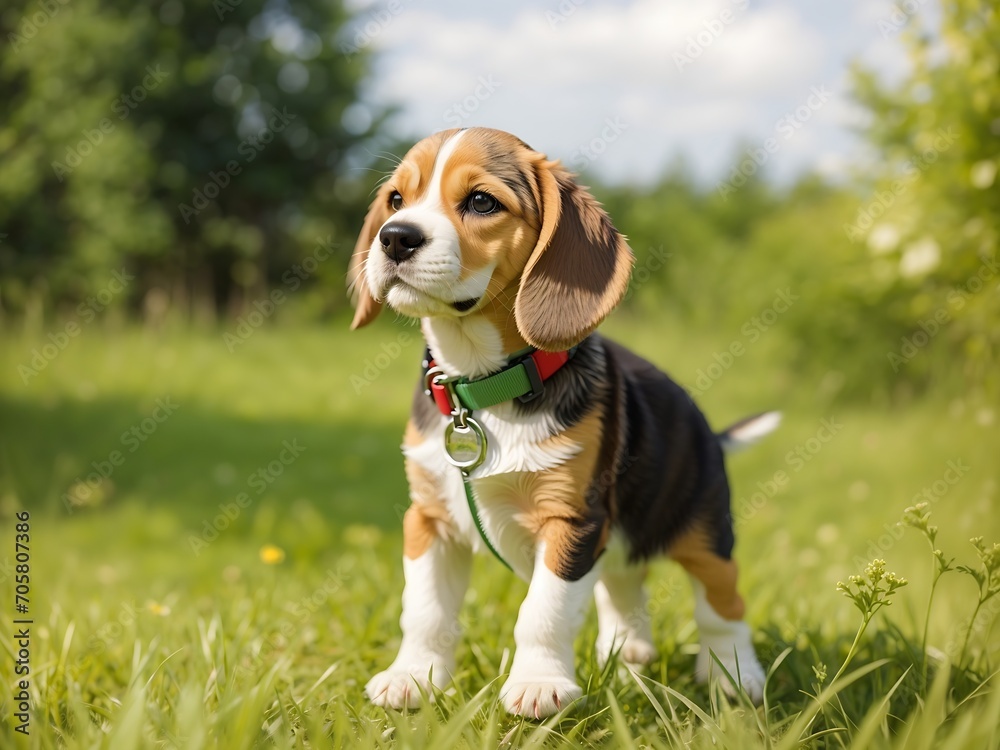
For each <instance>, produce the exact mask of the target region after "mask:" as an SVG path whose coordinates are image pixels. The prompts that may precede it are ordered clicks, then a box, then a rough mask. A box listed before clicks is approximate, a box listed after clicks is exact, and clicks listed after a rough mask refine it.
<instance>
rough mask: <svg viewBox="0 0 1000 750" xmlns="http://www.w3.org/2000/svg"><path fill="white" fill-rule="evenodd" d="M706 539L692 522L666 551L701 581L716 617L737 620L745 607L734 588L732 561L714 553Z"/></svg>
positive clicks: (736, 571)
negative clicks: (685, 531) (691, 527)
mask: <svg viewBox="0 0 1000 750" xmlns="http://www.w3.org/2000/svg"><path fill="white" fill-rule="evenodd" d="M708 539H709V537H708V535H707V534H706V533H705V532H704V530H703V529H701V528H699V527H697V526H696V527H694V528H693V529H691V530H690V531H688V532H687V533H685V534H684V535H683V536H681V537H679V538H678V539H677V540H676V541H675V542H674V543H673V544H671V545H670V552H669V554H670V556H671V557H672V558H674V559H675V560H676V561H677V562H679V563H680V564H681V565H682V566H683V567H684V569H685V570H686V571H687V572H688V573H690V574H691V575H692V576H694V578H696V579H697V580H699V581H700V582H701V583H702V585H703V586H704V587H705V597H706V598H707V599H708V603H709V604H710V605H711V606H712V609H714V610H715V611H716V612H717V613H718V614H719V616H720V617H724V618H725V619H727V620H741V619H743V612H744V609H745V607H744V605H743V598H742V597H741V596H740V595H739V592H737V590H736V578H737V573H738V569H737V566H736V563H735V562H734V561H733V560H726V559H724V558H721V557H719V556H718V555H717V554H715V552H713V551H712V545H711V543H710V542H709V541H708Z"/></svg>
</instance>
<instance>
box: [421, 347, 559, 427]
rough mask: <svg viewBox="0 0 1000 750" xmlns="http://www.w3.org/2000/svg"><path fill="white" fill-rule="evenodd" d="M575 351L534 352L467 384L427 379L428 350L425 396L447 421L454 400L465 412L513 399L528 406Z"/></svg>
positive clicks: (427, 367)
mask: <svg viewBox="0 0 1000 750" xmlns="http://www.w3.org/2000/svg"><path fill="white" fill-rule="evenodd" d="M575 351H576V347H573V349H570V350H568V351H563V352H543V351H541V350H539V349H535V350H532V351H531V352H530V353H529V354H526V355H524V356H522V357H518V358H517V359H515V360H513V361H511V362H510V363H508V364H507V366H506V367H504V368H503V369H501V370H498V371H497V372H494V373H491V374H490V375H487V376H485V377H482V378H477V379H476V380H469V379H467V378H457V379H445V378H441V377H440V370H439V371H438V372H437V373H434V376H433V377H430V378H428V377H427V376H428V375H429V374H431V372H432V370H433V369H434V366H435V364H434V360H433V359H431V353H430V350H429V349H428V350H427V353H426V355H425V359H424V375H425V382H426V386H427V390H425V393H426V394H427V395H428V396H431V397H432V398H433V399H434V403H435V404H436V405H437V408H438V410H439V411H440V412H441V413H442V414H444V415H445V416H446V417H447V416H451V415H452V413H453V412H454V411H455V404H454V403H453V400H454V401H457V402H458V405H460V406H462V407H463V408H465V409H467V410H468V411H473V410H475V409H485V408H487V407H489V406H494V405H496V404H500V403H503V402H505V401H510V400H512V399H517V400H518V401H520V402H521V403H527V402H528V401H532V400H534V399H536V398H538V397H539V396H541V395H542V393H543V391H544V390H545V386H544V383H545V381H546V380H548V379H549V378H551V377H552V376H553V375H555V374H556V373H557V372H558V371H559V370H560V369H561V368H562V366H563V365H565V364H566V363H567V362H569V360H570V358H572V356H573V354H574V353H575Z"/></svg>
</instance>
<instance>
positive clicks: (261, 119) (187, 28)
mask: <svg viewBox="0 0 1000 750" xmlns="http://www.w3.org/2000/svg"><path fill="white" fill-rule="evenodd" d="M347 21H348V16H347V13H346V11H345V10H344V8H343V4H342V3H341V2H340V0H331V1H327V0H269V1H267V2H265V1H264V0H214V1H213V0H184V2H181V0H152V2H149V3H139V4H136V3H131V2H127V1H126V0H72V2H69V1H68V0H42V1H41V2H39V0H12V2H7V3H4V7H3V10H2V11H0V102H2V104H0V107H2V108H3V116H2V121H0V304H2V306H3V308H5V309H7V310H17V311H23V310H25V309H26V308H30V307H32V306H36V307H37V306H39V305H41V304H42V303H48V302H49V301H51V302H54V303H56V304H58V305H62V306H67V305H73V306H76V305H78V304H82V305H86V306H89V307H91V308H93V307H97V308H103V307H104V306H106V305H107V304H112V305H113V304H117V303H121V302H125V301H128V302H130V303H132V304H133V305H138V304H141V303H142V302H145V303H146V304H147V306H149V305H152V306H153V307H160V308H162V307H164V306H166V305H167V304H169V303H170V302H172V303H173V304H174V305H175V306H179V307H180V308H181V309H186V310H189V311H190V310H195V309H202V310H207V311H210V312H211V311H220V312H221V311H225V310H227V309H228V310H229V311H235V310H239V309H242V308H244V307H245V306H247V305H249V304H250V303H251V302H253V301H257V300H259V299H260V298H262V297H264V296H265V295H266V294H267V290H268V288H269V287H275V288H283V289H284V291H286V292H287V291H294V290H295V289H297V288H298V287H299V286H300V285H302V284H303V283H305V282H306V280H307V279H308V280H310V281H311V280H312V279H314V278H320V279H322V278H324V277H327V278H329V279H332V280H334V282H333V287H332V288H335V289H336V294H331V295H330V298H331V299H334V298H335V299H336V300H337V302H338V303H339V301H340V300H342V299H344V296H345V295H344V293H343V291H342V290H343V279H344V274H345V270H344V269H345V265H346V257H347V255H348V253H349V250H350V246H351V245H352V244H353V239H354V237H353V234H354V232H356V230H357V226H356V225H357V224H358V220H359V218H358V217H359V215H360V213H361V212H362V211H363V206H364V205H365V203H366V200H365V195H366V193H367V187H365V188H364V189H363V190H361V189H358V188H357V187H356V186H355V185H354V184H353V183H354V181H353V180H352V178H351V176H350V174H349V171H348V170H347V168H346V167H347V165H349V164H354V165H357V164H360V163H362V162H363V159H359V154H363V152H364V148H363V144H364V143H365V140H366V138H367V137H368V135H369V134H370V133H371V131H372V130H373V128H375V127H377V125H378V119H379V115H378V113H375V114H372V113H371V112H369V111H368V110H367V109H366V108H364V107H363V105H359V104H357V103H356V102H357V99H358V96H357V91H358V85H359V81H360V79H361V77H362V75H363V74H364V72H365V69H366V55H365V51H364V49H363V48H362V49H355V48H353V47H352V48H350V49H348V48H347V47H345V46H344V45H342V44H338V40H339V39H340V38H342V37H343V28H344V25H345V23H346V22H347ZM365 177H366V179H365V180H364V182H366V183H370V182H371V180H370V179H367V176H365ZM358 182H359V184H360V181H358ZM331 246H336V250H335V254H334V255H332V256H329V257H330V262H325V259H326V258H327V257H328V255H329V252H330V250H331ZM122 269H125V270H124V272H123V271H122ZM116 273H117V274H118V278H117V279H116V277H115V276H114V274H116ZM129 276H134V277H135V280H134V282H132V281H130V280H129ZM123 280H124V282H126V283H123ZM122 287H124V288H122ZM293 287H294V288H293Z"/></svg>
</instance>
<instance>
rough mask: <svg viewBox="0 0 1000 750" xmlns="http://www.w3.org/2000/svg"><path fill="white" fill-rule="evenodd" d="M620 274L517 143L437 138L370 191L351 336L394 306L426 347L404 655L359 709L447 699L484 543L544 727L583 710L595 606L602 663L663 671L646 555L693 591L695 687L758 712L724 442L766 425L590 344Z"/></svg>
mask: <svg viewBox="0 0 1000 750" xmlns="http://www.w3.org/2000/svg"><path fill="white" fill-rule="evenodd" d="M632 265H633V256H632V252H631V250H630V249H629V247H628V245H627V244H626V242H625V238H624V237H623V236H622V235H621V234H620V233H619V232H618V231H617V230H616V229H615V227H614V226H613V225H612V223H611V220H610V219H609V218H608V216H607V214H606V213H605V212H604V210H603V209H602V208H601V206H600V204H599V203H597V201H595V200H594V198H593V197H591V195H590V194H589V193H588V191H587V190H586V189H585V188H583V187H581V186H580V185H578V184H577V183H576V182H574V180H573V176H572V175H571V174H570V173H569V172H568V171H567V170H566V169H565V168H563V167H562V166H561V165H560V164H559V162H557V161H550V160H549V159H547V158H546V157H545V156H544V155H543V154H541V153H539V152H537V151H535V150H533V149H532V148H530V147H529V146H528V145H526V144H525V143H524V142H523V141H521V140H519V139H518V138H516V137H514V136H512V135H510V134H508V133H504V132H501V131H497V130H490V129H486V128H468V129H462V130H447V131H444V132H441V133H437V134H435V135H432V136H430V137H429V138H426V139H425V140H423V141H421V142H419V143H418V144H416V145H415V146H414V147H413V148H412V149H411V150H410V151H409V153H407V154H406V156H405V157H404V159H403V160H402V162H401V163H400V164H399V166H398V167H397V168H396V170H395V172H394V173H393V174H392V175H391V176H390V177H389V179H388V180H386V181H385V182H384V183H383V184H382V185H381V186H380V187H379V189H378V193H377V195H376V197H375V200H374V201H373V202H372V204H371V207H370V208H369V210H368V214H367V216H366V217H365V221H364V226H363V228H362V230H361V236H360V237H359V238H358V242H357V246H356V247H355V250H354V254H353V257H352V261H351V271H350V273H349V277H350V279H351V282H352V287H353V291H354V302H355V316H354V321H353V324H352V328H359V327H361V326H364V325H367V324H368V323H370V322H371V321H372V320H373V319H374V318H375V316H376V315H378V313H379V311H380V310H381V308H382V307H383V305H388V306H389V307H391V308H392V309H393V310H395V311H396V312H398V313H401V314H402V315H406V316H410V317H414V318H419V319H420V324H421V330H422V331H423V334H424V337H425V338H426V343H427V349H428V353H427V355H426V358H425V360H424V374H423V376H422V377H421V378H420V380H419V382H418V384H417V389H416V392H415V394H414V397H413V407H412V413H411V415H410V420H409V423H408V425H407V427H406V433H405V438H404V442H403V454H404V456H405V465H406V476H407V479H408V481H409V485H410V499H411V504H410V506H409V508H408V510H407V511H406V514H405V516H404V518H403V570H404V575H405V586H404V589H403V612H402V616H401V618H400V626H401V628H402V642H401V645H400V648H399V653H398V655H397V656H396V659H395V660H394V661H393V662H392V664H391V665H390V666H389V667H388V668H387V669H386V670H385V671H383V672H379V673H378V674H376V675H375V676H374V677H372V679H371V680H370V681H369V682H368V684H367V686H366V692H367V695H368V697H369V699H370V700H371V701H372V702H374V703H376V704H378V705H380V706H385V707H392V708H404V707H406V706H407V705H413V704H414V703H416V702H417V697H418V689H419V690H422V691H425V692H427V693H428V694H429V695H431V696H432V697H433V691H432V690H431V686H432V685H433V686H434V687H436V688H443V687H445V686H446V685H447V684H448V682H449V681H450V679H451V675H452V673H453V672H454V670H455V655H454V645H455V642H456V640H457V636H458V635H459V624H458V615H459V608H460V606H461V604H462V600H463V598H464V594H465V590H466V587H467V586H468V584H469V571H470V569H471V556H472V554H473V553H474V552H476V551H477V550H481V549H489V550H492V551H493V552H494V553H495V554H496V555H497V557H499V558H500V559H501V560H502V561H503V562H504V563H505V564H506V565H507V566H508V567H510V568H511V569H512V570H513V571H514V573H516V574H517V575H518V576H520V577H522V578H524V579H525V580H527V581H529V587H528V593H527V596H526V597H525V599H524V602H523V604H522V605H521V609H520V612H519V614H518V617H517V624H516V625H515V627H514V641H515V645H516V650H515V653H514V659H513V662H512V664H511V667H510V674H509V676H508V677H507V680H506V682H505V683H504V685H503V688H502V690H501V696H502V701H503V705H504V707H505V708H506V710H507V711H508V712H510V713H512V714H518V715H521V716H527V717H532V718H542V717H545V716H549V715H551V714H553V713H555V712H557V711H559V710H560V709H561V708H563V707H565V706H566V705H567V704H568V703H570V702H571V701H573V700H574V699H576V698H578V697H579V696H580V695H581V689H580V686H579V685H578V684H577V680H576V676H575V669H574V659H573V640H574V637H575V636H576V633H577V630H578V629H579V627H580V625H581V623H582V621H583V618H584V615H585V612H586V608H587V605H588V603H589V600H590V597H591V595H593V597H594V599H595V600H596V604H597V616H598V623H599V635H598V643H597V646H598V653H599V654H600V656H601V658H602V660H607V659H608V658H609V657H610V656H611V655H612V654H615V653H617V654H619V658H620V659H621V660H623V661H624V662H625V663H627V664H628V665H630V666H631V667H633V668H639V667H640V666H642V665H645V664H648V663H649V662H650V661H651V660H652V659H653V658H654V657H655V655H656V649H655V646H654V639H653V634H652V632H651V630H650V624H649V615H648V610H647V607H646V598H645V597H646V595H645V593H644V590H643V578H644V577H645V575H646V567H647V562H648V561H649V560H650V559H651V558H653V557H655V556H658V555H669V556H670V557H672V558H673V559H675V560H676V561H677V562H679V563H680V564H681V565H682V566H683V567H684V569H685V570H686V571H687V572H688V573H689V574H690V577H691V580H692V585H693V587H694V596H695V610H694V618H695V620H696V622H697V625H698V628H699V630H700V636H701V649H700V652H699V654H698V657H697V662H696V673H697V677H698V678H699V679H701V680H707V679H709V677H710V676H712V675H713V674H714V675H715V676H720V674H721V671H720V670H719V669H718V664H717V663H715V661H714V660H717V661H718V663H721V664H722V665H723V666H724V667H725V668H726V670H727V671H728V672H729V673H730V674H731V675H733V677H734V678H735V677H736V675H739V679H740V680H741V682H742V686H743V688H744V689H745V690H746V691H747V692H748V693H749V695H750V696H751V697H752V698H753V699H754V700H757V701H759V700H760V698H761V693H762V689H763V684H764V671H763V669H762V668H761V665H760V663H759V662H758V661H757V657H756V655H755V654H754V649H753V644H752V642H751V633H750V629H749V627H748V626H747V625H746V624H745V623H744V622H743V620H742V618H743V612H744V605H743V600H742V599H741V598H740V595H739V593H738V592H737V588H736V579H737V568H736V563H735V562H733V560H732V556H731V552H732V549H733V531H732V519H731V517H730V499H729V485H728V482H727V478H726V471H725V466H724V463H723V447H726V446H732V445H738V444H740V443H745V442H749V441H751V440H752V439H755V438H756V437H759V436H760V435H761V434H763V433H766V432H768V431H770V429H772V428H773V427H774V426H775V425H776V421H777V415H776V414H774V413H769V414H765V415H761V416H760V417H757V418H752V419H750V420H745V421H744V422H742V423H740V424H738V425H736V426H734V427H733V428H731V429H730V430H728V431H726V432H725V433H723V434H721V435H717V434H715V433H714V432H713V431H712V430H711V429H710V428H709V426H708V423H707V422H706V421H705V418H704V416H702V414H701V412H700V411H699V410H698V408H697V407H696V406H695V404H694V403H693V402H692V400H691V398H690V397H689V396H688V395H687V393H686V392H685V391H684V389H683V388H681V387H680V386H679V385H677V384H676V383H675V382H674V381H672V380H671V379H670V378H669V377H667V376H666V375H665V374H663V373H662V372H660V371H659V370H657V369H656V368H655V367H654V366H653V365H651V364H649V363H648V362H646V361H645V360H643V359H641V358H640V357H638V356H636V355H635V354H633V353H632V352H630V351H628V350H627V349H625V348H623V347H621V346H619V345H618V344H616V343H614V342H612V341H609V340H607V339H605V338H603V337H601V336H600V335H598V334H596V333H594V332H593V331H594V329H595V328H596V327H597V326H598V324H599V323H600V322H601V321H602V320H603V319H604V318H605V317H606V316H607V315H608V313H610V312H611V311H612V310H613V309H614V308H615V306H616V305H617V304H618V303H619V302H620V301H621V299H622V297H623V295H624V294H625V291H626V288H627V285H628V281H629V276H630V274H631V270H632ZM712 654H714V659H713V657H712V656H711V655H712Z"/></svg>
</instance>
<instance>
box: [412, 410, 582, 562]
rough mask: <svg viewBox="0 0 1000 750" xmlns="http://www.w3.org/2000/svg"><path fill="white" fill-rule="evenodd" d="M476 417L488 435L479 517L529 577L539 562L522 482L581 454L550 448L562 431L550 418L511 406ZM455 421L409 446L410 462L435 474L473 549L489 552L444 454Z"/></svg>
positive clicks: (567, 447)
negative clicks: (524, 414) (527, 523)
mask: <svg viewBox="0 0 1000 750" xmlns="http://www.w3.org/2000/svg"><path fill="white" fill-rule="evenodd" d="M473 417H474V418H475V419H476V420H477V421H478V422H479V424H480V425H481V426H482V428H483V431H484V432H485V433H486V440H487V448H486V459H485V461H484V462H483V463H482V464H481V465H480V466H478V467H477V468H476V469H475V470H474V471H473V472H472V475H471V477H470V478H471V479H472V482H473V486H474V487H475V490H476V501H477V507H478V509H479V517H480V519H481V521H482V523H483V527H484V528H485V530H486V533H487V534H489V536H490V541H491V542H493V545H494V546H495V547H496V548H497V550H498V551H499V552H500V554H501V555H503V557H504V559H505V560H506V561H507V562H508V564H510V566H511V567H512V568H514V571H515V572H516V573H517V574H518V575H520V576H521V577H522V578H525V579H527V578H529V577H530V575H531V570H532V565H533V563H534V540H533V537H532V535H531V533H530V532H529V531H528V530H527V528H525V524H524V523H523V522H522V521H523V520H524V518H525V517H526V511H527V510H529V509H530V503H531V498H530V497H525V495H524V493H523V492H522V491H521V489H520V485H521V483H520V482H519V481H518V480H519V478H520V477H522V476H523V475H524V474H525V473H528V472H539V471H545V470H547V469H551V468H553V467H555V466H558V465H560V464H562V463H564V462H565V461H567V460H568V459H570V458H572V457H573V456H575V455H577V454H578V453H579V452H580V450H581V449H582V447H581V446H580V445H578V444H576V443H566V442H561V443H558V444H555V445H551V444H550V445H545V444H544V443H545V442H546V441H547V439H548V438H550V437H551V436H552V435H553V434H554V433H555V432H556V431H557V425H556V424H555V421H554V419H553V418H552V417H551V416H550V415H541V416H530V417H519V416H517V415H516V414H515V413H514V407H513V405H511V404H501V405H499V406H495V407H492V408H491V409H488V410H483V411H480V412H476V413H475V414H474V415H473ZM448 422H449V419H448V418H447V417H444V416H443V415H442V417H441V421H440V427H439V428H435V430H434V434H432V435H431V436H429V437H428V438H427V439H426V440H425V441H424V442H423V443H421V444H420V445H417V446H404V447H403V452H404V453H405V454H406V456H407V458H409V459H411V460H413V461H416V462H417V463H418V464H419V465H420V466H422V467H423V468H424V469H425V470H426V471H427V472H429V473H430V474H431V475H433V476H434V477H435V478H436V479H437V480H438V482H439V485H440V486H441V487H442V488H443V492H444V495H445V497H444V500H445V503H446V505H447V507H448V510H449V512H450V513H451V516H452V518H453V519H454V520H455V523H456V525H457V526H458V529H459V531H460V533H461V534H462V536H463V537H464V538H465V539H467V540H468V541H469V543H470V544H471V545H472V547H473V549H476V550H480V549H483V548H484V546H485V545H483V543H482V540H481V539H480V537H479V532H478V530H477V529H476V525H475V523H474V521H473V519H472V514H471V512H470V510H469V505H468V499H467V497H466V495H465V488H464V487H463V483H462V474H461V472H460V471H459V470H458V469H457V468H455V467H454V466H452V465H451V464H450V463H449V462H448V459H447V457H446V455H445V451H444V428H445V425H447V424H448Z"/></svg>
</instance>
